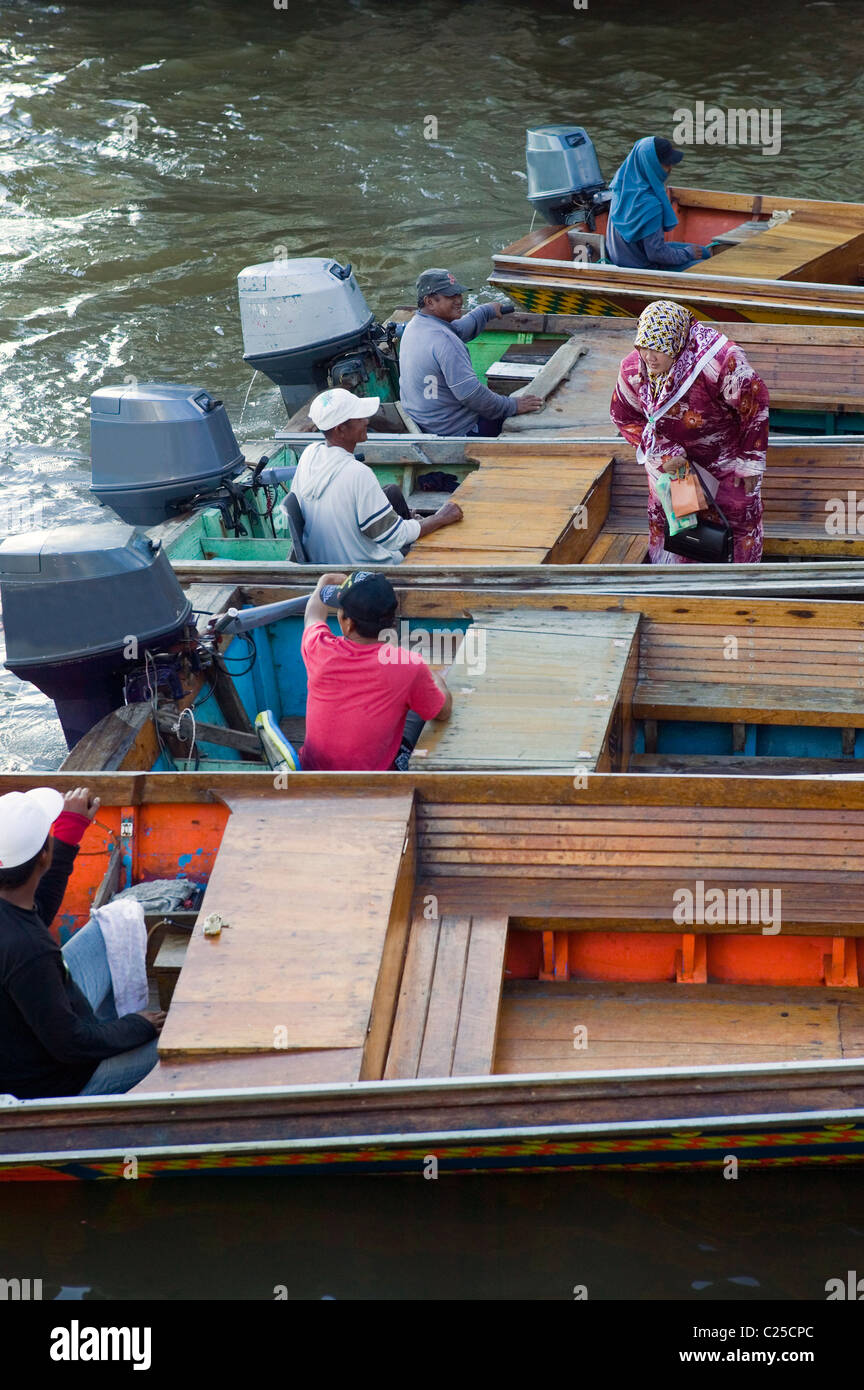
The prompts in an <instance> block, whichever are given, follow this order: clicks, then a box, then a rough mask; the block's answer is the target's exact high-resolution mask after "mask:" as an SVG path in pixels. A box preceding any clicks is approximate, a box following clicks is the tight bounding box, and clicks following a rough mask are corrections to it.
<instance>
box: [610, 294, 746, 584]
mask: <svg viewBox="0 0 864 1390" xmlns="http://www.w3.org/2000/svg"><path fill="white" fill-rule="evenodd" d="M720 337H721V335H720V334H719V333H718V332H717V330H716V329H713V328H710V327H709V326H708V325H707V324H704V323H698V322H696V321H695V320H694V322H693V325H692V327H691V329H690V333H689V335H688V338H687V342H686V343H685V345H684V348H683V350H682V352H681V353H680V354H679V356H678V357H677V358H676V359H675V362H674V363H673V365H672V368H671V370H670V371H669V373H668V375H667V376H666V377H664V378H663V379H662V381H661V382H660V384H659V387H657V386H654V385H652V383H651V382H650V381H649V378H648V372H647V370H646V368H645V365H644V363H643V361H642V358H641V356H640V354H639V352H638V351H637V350H634V351H633V352H631V353H630V354H629V356H627V357H625V358H624V361H623V362H622V363H621V368H620V371H619V373H618V382H617V384H616V387H615V392H614V394H613V396H612V404H611V407H610V414H611V416H612V421H613V423H614V424H615V425H617V427H618V429H619V430H620V432H621V434H623V436H624V438H625V439H626V440H628V441H629V443H631V444H633V445H635V446H636V447H637V448H640V449H641V452H642V455H643V459H642V461H643V462H644V464H645V471H646V475H647V480H648V493H649V496H648V530H649V551H648V553H649V558H650V560H651V563H652V564H654V565H680V564H690V563H692V562H691V561H689V560H687V559H685V557H684V556H681V555H672V554H671V553H670V552H668V551H667V550H665V549H664V546H663V536H664V527H663V522H664V513H663V508H662V506H661V503H660V499H659V497H658V496H657V490H656V487H655V482H654V479H655V477H656V475H657V471H658V468H659V464H660V459H661V458H662V457H663V456H664V455H665V456H669V455H675V456H677V457H679V458H680V459H681V461H682V463H683V461H684V459H685V458H689V459H690V460H691V461H692V462H693V463H696V464H698V465H699V467H700V468H701V469H702V470H704V472H705V473H709V474H710V475H711V476H712V477H713V478H716V479H717V480H718V482H719V488H718V490H717V494H716V500H717V502H718V503H719V504H720V506H721V507H722V509H723V511H724V513H725V514H726V518H727V520H728V522H729V525H730V526H731V528H732V537H733V543H734V554H733V559H734V562H735V563H736V564H757V563H758V562H759V560H761V558H762V497H761V480H762V474H763V473H764V471H765V452H766V449H767V446H768V388H767V387H766V385H765V383H764V381H762V379H761V377H759V376H757V374H756V372H754V370H753V368H752V367H751V366H750V363H749V362H748V361H747V358H746V357H745V355H744V353H743V352H742V351H741V349H740V348H739V347H737V346H736V344H735V343H732V342H728V341H727V342H726V343H724V344H723V345H722V346H721V347H720V348H719V351H717V352H716V354H715V355H714V356H712V357H711V359H710V360H709V361H707V362H706V364H705V366H704V368H703V370H702V371H701V372H700V374H699V376H697V377H696V380H695V381H694V382H693V383H692V385H691V386H690V387H689V389H688V390H687V392H686V394H685V395H684V396H682V398H681V399H680V400H678V401H676V402H675V404H673V405H672V406H671V407H670V408H669V409H668V411H667V413H665V414H664V415H662V417H660V418H656V419H653V420H652V417H654V416H656V413H657V412H658V411H660V410H662V409H663V406H664V403H665V402H668V401H669V400H670V399H671V398H672V397H674V396H675V394H676V392H677V391H678V390H680V388H681V386H682V385H683V383H684V382H685V381H686V380H687V378H688V376H689V375H690V374H691V372H692V371H693V370H694V368H695V367H696V365H697V364H698V363H699V361H700V360H701V359H702V358H703V357H706V356H707V354H708V353H709V352H711V350H712V349H714V348H715V347H716V345H717V343H718V340H719V338H720ZM747 477H756V478H757V479H758V480H759V481H758V482H757V485H756V489H755V491H754V492H752V493H747V492H746V491H745V489H744V483H743V480H744V479H745V478H747Z"/></svg>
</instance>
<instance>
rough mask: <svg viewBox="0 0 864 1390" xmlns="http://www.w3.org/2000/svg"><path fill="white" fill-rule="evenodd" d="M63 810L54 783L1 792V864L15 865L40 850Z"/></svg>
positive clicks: (61, 798)
mask: <svg viewBox="0 0 864 1390" xmlns="http://www.w3.org/2000/svg"><path fill="white" fill-rule="evenodd" d="M62 810H63V797H62V796H61V795H60V793H59V792H55V791H54V788H53V787H35V788H34V789H33V791H30V792H7V793H6V795H5V796H0V868H2V869H15V868H17V867H18V865H19V864H26V863H27V860H28V859H32V858H33V856H34V854H38V853H39V851H40V849H41V848H42V846H43V845H44V843H45V841H46V840H47V839H48V835H49V832H50V830H51V827H52V825H53V824H54V822H55V820H56V819H57V817H58V816H59V814H60V812H61V811H62Z"/></svg>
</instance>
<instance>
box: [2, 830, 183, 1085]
mask: <svg viewBox="0 0 864 1390" xmlns="http://www.w3.org/2000/svg"><path fill="white" fill-rule="evenodd" d="M77 853H78V849H77V847H76V846H73V845H66V844H63V843H62V841H60V840H55V841H54V859H53V862H52V864H51V867H50V868H49V869H48V871H47V873H45V874H44V875H43V876H42V878H41V880H40V882H39V887H38V888H37V890H36V899H35V901H36V906H35V908H33V909H26V908H22V907H14V906H13V905H12V903H9V902H6V901H5V899H3V898H0V1094H2V1093H4V1092H5V1093H7V1094H9V1095H13V1096H17V1097H18V1098H19V1099H20V1100H27V1099H31V1100H32V1099H34V1098H36V1097H40V1096H73V1095H77V1094H78V1092H79V1091H80V1090H81V1089H82V1088H83V1087H84V1086H86V1084H87V1082H88V1081H89V1080H90V1077H91V1076H92V1075H93V1073H94V1071H95V1070H96V1068H97V1066H98V1065H99V1063H100V1062H101V1061H102V1060H103V1059H104V1058H105V1057H114V1056H115V1055H116V1054H117V1053H118V1052H128V1051H129V1049H130V1048H133V1047H138V1046H139V1045H140V1044H141V1043H146V1042H149V1041H150V1039H151V1038H154V1037H155V1036H156V1030H155V1028H154V1027H153V1025H152V1024H151V1023H148V1021H147V1019H146V1018H142V1017H141V1015H140V1014H127V1015H126V1017H125V1018H118V1019H110V1020H108V1021H103V1020H101V1019H98V1018H97V1017H96V1015H95V1014H94V1012H93V1010H92V1009H91V1007H90V1005H89V1003H88V1002H87V999H86V997H85V996H84V994H83V993H82V992H81V990H80V989H79V988H78V986H77V985H76V984H75V982H74V980H73V979H72V977H71V976H70V974H69V972H68V970H67V968H66V962H65V961H64V959H63V952H62V951H61V950H60V947H59V946H58V945H57V943H56V942H55V940H54V938H53V937H52V935H51V933H50V932H49V930H48V928H49V926H50V925H51V922H52V921H53V919H54V916H55V914H56V912H57V910H58V908H59V907H60V904H61V902H62V901H63V894H64V893H65V892H66V884H67V883H68V881H69V875H70V874H71V872H72V866H73V864H74V863H75V856H76V855H77Z"/></svg>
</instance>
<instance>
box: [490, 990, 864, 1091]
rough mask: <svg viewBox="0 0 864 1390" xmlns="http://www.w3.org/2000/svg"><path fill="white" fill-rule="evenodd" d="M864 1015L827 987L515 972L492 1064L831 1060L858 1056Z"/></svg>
mask: <svg viewBox="0 0 864 1390" xmlns="http://www.w3.org/2000/svg"><path fill="white" fill-rule="evenodd" d="M862 1022H864V1007H862V1005H861V1004H860V1003H858V1002H857V1001H855V1000H853V999H850V996H849V994H848V993H847V994H845V995H844V994H843V993H842V992H837V991H833V990H826V989H817V988H813V989H806V988H792V989H789V990H783V991H779V990H777V989H776V988H771V987H759V986H756V985H746V986H737V987H736V986H729V985H679V984H659V983H658V984H642V985H639V984H628V985H626V986H622V985H602V984H594V983H590V982H587V981H586V982H581V981H580V982H573V981H569V982H565V981H554V982H552V983H549V984H547V983H543V982H534V981H514V982H512V983H508V984H506V985H505V987H504V994H503V999H502V1004H501V1018H500V1024H499V1030H498V1046H497V1049H496V1053H495V1061H494V1065H493V1070H494V1071H495V1072H499V1073H519V1072H535V1071H536V1072H543V1071H553V1072H554V1071H562V1072H585V1071H601V1070H604V1069H606V1068H613V1069H617V1068H621V1067H673V1066H687V1065H690V1064H692V1065H697V1066H730V1065H734V1064H736V1063H747V1062H792V1061H817V1060H823V1059H824V1060H829V1059H834V1058H840V1057H843V1056H847V1055H853V1056H855V1055H860V1051H861V1033H860V1029H861V1024H862ZM577 1029H582V1030H584V1032H577V1031H576V1030H577ZM847 1049H849V1050H848V1051H847Z"/></svg>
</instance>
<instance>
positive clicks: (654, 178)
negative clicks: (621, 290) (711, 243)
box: [606, 135, 711, 270]
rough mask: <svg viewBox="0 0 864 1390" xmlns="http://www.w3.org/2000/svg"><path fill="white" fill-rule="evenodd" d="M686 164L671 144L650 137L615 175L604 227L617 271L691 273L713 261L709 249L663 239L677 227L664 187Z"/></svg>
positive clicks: (661, 137) (609, 254)
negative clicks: (680, 165)
mask: <svg viewBox="0 0 864 1390" xmlns="http://www.w3.org/2000/svg"><path fill="white" fill-rule="evenodd" d="M683 158H684V156H683V155H682V153H681V151H680V150H678V149H676V148H675V146H674V145H673V144H672V142H671V140H667V139H665V138H664V137H663V136H661V135H646V136H645V137H644V138H643V139H642V140H637V141H636V144H635V145H634V146H633V148H632V150H631V151H630V153H629V154H628V156H627V158H626V159H625V160H624V163H623V164H622V165H621V167H620V168H619V169H618V170H616V172H615V177H614V178H613V180H612V182H611V184H610V185H609V187H610V188H611V189H612V203H611V205H610V208H609V221H608V223H607V226H606V254H607V256H608V258H609V260H610V261H611V262H612V264H613V265H620V266H624V267H626V268H627V269H630V270H687V269H688V267H690V266H691V265H696V264H697V262H698V261H703V260H708V258H709V257H710V255H711V251H710V249H709V248H708V247H707V246H700V245H699V244H698V243H697V242H687V241H667V240H666V238H665V235H664V234H665V233H666V232H668V231H670V230H671V228H672V227H677V225H678V218H677V217H676V216H675V210H674V208H673V207H672V204H671V202H670V201H669V195H668V193H667V192H666V188H665V186H664V185H665V183H666V180H667V178H668V177H669V174H670V172H671V170H672V165H673V164H678V163H680V161H681V160H682V159H683Z"/></svg>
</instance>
